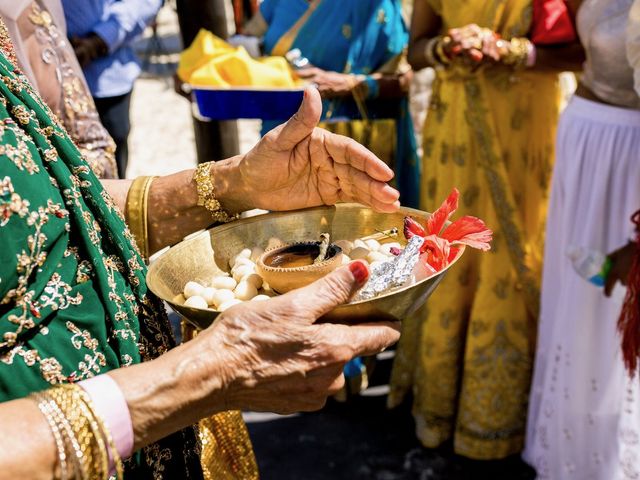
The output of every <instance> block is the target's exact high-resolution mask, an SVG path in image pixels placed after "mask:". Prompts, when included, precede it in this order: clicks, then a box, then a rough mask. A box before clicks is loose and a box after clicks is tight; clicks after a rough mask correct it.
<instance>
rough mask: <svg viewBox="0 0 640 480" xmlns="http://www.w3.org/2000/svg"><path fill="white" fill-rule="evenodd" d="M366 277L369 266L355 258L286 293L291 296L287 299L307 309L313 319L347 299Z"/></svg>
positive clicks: (363, 282) (361, 284) (362, 283)
mask: <svg viewBox="0 0 640 480" xmlns="http://www.w3.org/2000/svg"><path fill="white" fill-rule="evenodd" d="M368 278H369V267H368V266H367V264H366V263H365V262H363V261H362V260H356V261H355V262H351V263H350V264H349V265H346V266H344V267H340V268H338V269H337V270H334V271H333V272H331V273H329V274H328V275H326V276H324V277H322V278H321V279H320V280H317V281H315V282H313V283H312V284H311V285H308V286H306V287H304V288H300V289H298V290H295V291H293V292H291V293H289V294H287V295H291V297H293V298H291V297H289V300H290V301H292V302H293V303H294V304H295V305H299V306H301V307H302V308H301V310H303V311H308V312H309V313H310V314H311V315H312V317H313V319H312V320H313V321H315V320H317V319H318V318H320V317H321V316H323V315H324V314H326V313H329V312H330V311H331V310H333V309H334V308H335V307H337V306H338V305H342V304H343V303H346V302H347V301H349V299H350V298H351V297H352V296H353V295H354V294H355V293H356V292H357V291H358V290H359V289H360V288H361V287H362V286H363V285H364V284H365V282H366V281H367V279H368Z"/></svg>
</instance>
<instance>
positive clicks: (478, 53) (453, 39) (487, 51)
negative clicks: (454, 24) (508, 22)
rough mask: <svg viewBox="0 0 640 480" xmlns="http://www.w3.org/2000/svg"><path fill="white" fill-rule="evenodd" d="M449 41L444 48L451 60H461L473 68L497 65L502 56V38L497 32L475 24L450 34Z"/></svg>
mask: <svg viewBox="0 0 640 480" xmlns="http://www.w3.org/2000/svg"><path fill="white" fill-rule="evenodd" d="M448 37H449V40H448V41H445V43H444V45H443V48H444V51H445V54H446V55H447V56H448V57H449V58H451V59H454V58H460V59H462V60H463V61H464V62H465V63H468V64H470V65H471V66H481V65H483V64H487V63H497V62H499V61H500V58H501V56H502V49H501V48H500V47H501V43H504V41H503V40H501V39H500V36H499V35H498V34H496V33H495V32H493V31H491V30H489V29H487V28H482V27H479V26H478V25H476V24H475V23H473V24H470V25H466V26H464V27H460V28H453V29H451V30H449V32H448Z"/></svg>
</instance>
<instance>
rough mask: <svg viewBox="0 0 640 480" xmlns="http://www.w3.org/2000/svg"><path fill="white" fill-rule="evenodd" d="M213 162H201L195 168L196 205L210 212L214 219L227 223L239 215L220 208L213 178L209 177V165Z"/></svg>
mask: <svg viewBox="0 0 640 480" xmlns="http://www.w3.org/2000/svg"><path fill="white" fill-rule="evenodd" d="M213 163H214V162H207V163H201V164H200V165H198V167H197V168H196V172H195V174H194V176H193V178H194V180H195V182H196V190H197V191H198V205H199V206H201V207H204V208H206V209H207V210H209V212H211V216H212V217H213V219H214V221H216V222H220V223H227V222H231V221H233V220H236V219H237V218H238V217H239V215H238V214H235V215H230V214H229V213H228V212H227V211H225V210H224V208H222V205H221V204H220V201H219V200H218V199H217V198H216V192H215V188H214V186H213V179H212V178H211V167H212V166H213Z"/></svg>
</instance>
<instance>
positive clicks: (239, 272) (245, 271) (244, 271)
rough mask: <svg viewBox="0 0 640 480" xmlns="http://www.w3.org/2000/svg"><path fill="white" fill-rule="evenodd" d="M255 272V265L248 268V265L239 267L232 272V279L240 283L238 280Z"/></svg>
mask: <svg viewBox="0 0 640 480" xmlns="http://www.w3.org/2000/svg"><path fill="white" fill-rule="evenodd" d="M255 271H256V267H255V265H254V266H252V267H250V266H249V265H241V266H239V267H238V268H236V269H234V270H233V279H234V280H235V281H236V282H240V280H242V279H243V278H244V277H247V276H249V275H251V274H252V273H255Z"/></svg>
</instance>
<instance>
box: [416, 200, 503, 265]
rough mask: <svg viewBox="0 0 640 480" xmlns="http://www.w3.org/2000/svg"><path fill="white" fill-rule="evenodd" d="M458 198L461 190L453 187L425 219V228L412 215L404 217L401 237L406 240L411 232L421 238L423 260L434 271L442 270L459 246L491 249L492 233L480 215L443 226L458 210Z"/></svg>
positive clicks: (455, 253) (457, 251)
mask: <svg viewBox="0 0 640 480" xmlns="http://www.w3.org/2000/svg"><path fill="white" fill-rule="evenodd" d="M459 197H460V192H459V191H458V190H457V189H455V188H454V189H453V191H452V192H451V194H450V195H449V197H448V198H447V199H446V200H445V201H444V203H443V204H442V205H441V206H440V208H438V209H437V210H436V211H435V212H433V214H432V215H431V216H430V217H429V218H428V219H427V222H426V225H425V226H424V227H423V226H422V225H421V224H419V223H418V222H417V221H416V220H414V219H413V218H411V217H405V219H404V236H405V237H406V239H407V240H409V239H410V238H411V237H413V236H414V235H419V236H421V237H424V239H425V242H424V244H423V245H422V252H423V258H424V261H425V262H426V263H427V264H428V265H430V266H431V267H433V268H434V269H435V270H436V271H440V270H442V269H444V268H445V267H446V266H447V265H449V263H450V262H452V261H453V260H454V259H455V258H456V256H457V255H458V253H459V252H460V245H467V246H469V247H471V248H477V249H479V250H482V251H487V250H489V249H491V245H490V243H491V239H492V234H493V232H492V231H491V230H490V229H489V228H487V226H486V225H485V223H484V222H483V221H482V220H480V219H479V218H476V217H471V216H464V217H462V218H459V219H458V220H456V221H455V222H452V223H450V224H449V225H447V226H446V227H445V223H447V221H448V220H449V218H450V217H451V215H453V214H454V212H455V211H456V210H457V209H458V198H459Z"/></svg>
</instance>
